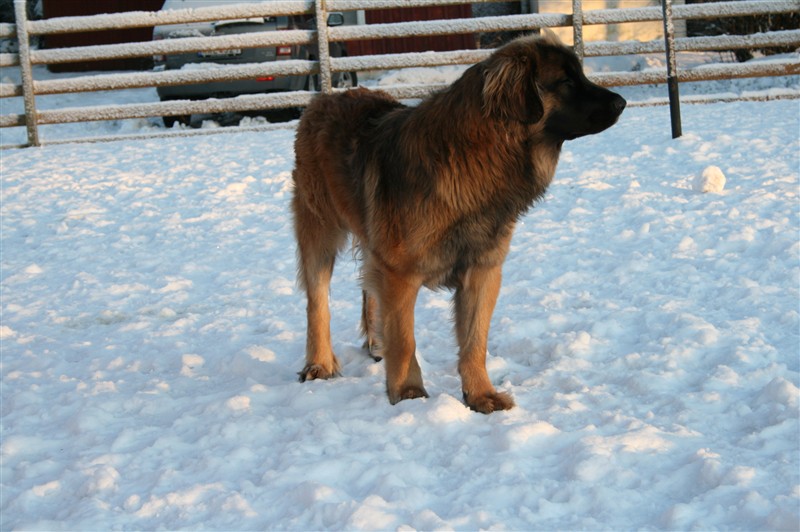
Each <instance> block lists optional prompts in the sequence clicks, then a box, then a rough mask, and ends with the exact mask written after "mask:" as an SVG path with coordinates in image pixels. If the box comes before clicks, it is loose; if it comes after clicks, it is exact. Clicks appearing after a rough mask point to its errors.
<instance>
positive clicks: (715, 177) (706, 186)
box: [692, 165, 725, 192]
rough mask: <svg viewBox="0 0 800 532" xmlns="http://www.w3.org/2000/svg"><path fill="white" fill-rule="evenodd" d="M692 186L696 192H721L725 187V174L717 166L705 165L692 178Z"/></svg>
mask: <svg viewBox="0 0 800 532" xmlns="http://www.w3.org/2000/svg"><path fill="white" fill-rule="evenodd" d="M692 188H693V189H694V190H695V191H697V192H722V189H723V188H725V174H723V173H722V170H720V168H719V166H714V165H711V166H707V167H706V169H705V170H703V173H701V174H700V175H698V176H697V177H695V178H694V182H693V183H692Z"/></svg>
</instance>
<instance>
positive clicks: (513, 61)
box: [481, 30, 626, 140]
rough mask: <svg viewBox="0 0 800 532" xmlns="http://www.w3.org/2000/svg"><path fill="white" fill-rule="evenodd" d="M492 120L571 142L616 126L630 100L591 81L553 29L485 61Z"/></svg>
mask: <svg viewBox="0 0 800 532" xmlns="http://www.w3.org/2000/svg"><path fill="white" fill-rule="evenodd" d="M481 65H482V68H483V111H484V114H485V115H486V117H487V118H493V119H497V120H505V121H517V122H521V123H523V124H538V123H540V122H543V125H544V131H546V132H548V133H549V134H551V135H553V136H555V137H557V138H559V139H562V140H571V139H574V138H577V137H581V136H583V135H591V134H593V133H599V132H601V131H603V130H604V129H606V128H608V127H611V126H612V125H613V124H614V123H615V122H616V121H617V118H619V115H620V114H621V113H622V110H623V109H625V103H626V102H625V100H624V99H623V98H622V97H621V96H620V95H619V94H616V93H614V92H611V91H609V90H607V89H604V88H603V87H600V86H599V85H596V84H594V83H592V82H591V81H589V80H588V79H587V78H586V76H585V75H584V73H583V69H582V68H581V64H580V62H579V61H578V58H577V56H576V55H575V54H574V53H573V52H572V50H570V49H569V48H567V47H566V46H564V45H563V44H562V43H561V41H559V39H558V37H556V35H555V34H554V33H552V32H551V31H549V30H545V33H544V34H543V35H542V36H533V37H521V38H519V39H516V40H514V41H512V42H510V43H508V44H507V45H505V46H503V47H502V48H500V49H498V50H497V51H496V52H494V53H493V54H492V55H491V56H489V58H488V59H486V60H485V61H484V62H483V63H481Z"/></svg>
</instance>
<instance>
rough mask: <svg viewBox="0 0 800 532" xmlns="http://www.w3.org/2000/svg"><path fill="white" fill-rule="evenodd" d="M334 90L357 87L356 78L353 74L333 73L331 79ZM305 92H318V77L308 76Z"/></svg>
mask: <svg viewBox="0 0 800 532" xmlns="http://www.w3.org/2000/svg"><path fill="white" fill-rule="evenodd" d="M331 85H332V86H333V88H334V89H352V88H353V87H356V86H357V85H358V76H357V75H356V73H355V72H334V73H333V78H332V79H331ZM306 90H307V91H311V92H319V75H318V74H314V75H313V76H308V78H307V80H306Z"/></svg>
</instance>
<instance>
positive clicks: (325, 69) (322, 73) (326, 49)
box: [315, 0, 332, 94]
mask: <svg viewBox="0 0 800 532" xmlns="http://www.w3.org/2000/svg"><path fill="white" fill-rule="evenodd" d="M315 4H316V5H315V11H316V15H317V49H318V50H319V53H318V55H319V57H318V58H317V59H319V91H320V92H323V93H326V94H327V93H330V92H331V90H332V88H331V86H332V83H331V53H330V45H329V43H328V10H327V9H326V8H325V0H316V2H315Z"/></svg>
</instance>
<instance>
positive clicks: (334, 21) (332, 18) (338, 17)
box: [328, 13, 344, 26]
mask: <svg viewBox="0 0 800 532" xmlns="http://www.w3.org/2000/svg"><path fill="white" fill-rule="evenodd" d="M342 24H344V15H343V14H341V13H331V14H330V15H328V26H341V25H342Z"/></svg>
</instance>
